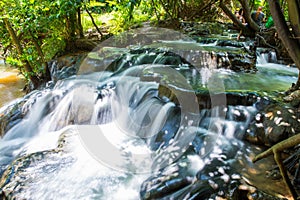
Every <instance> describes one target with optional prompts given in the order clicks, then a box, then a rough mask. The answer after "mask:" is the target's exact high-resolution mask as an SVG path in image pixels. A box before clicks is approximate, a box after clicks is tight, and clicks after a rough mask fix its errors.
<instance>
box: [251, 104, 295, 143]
mask: <svg viewBox="0 0 300 200" xmlns="http://www.w3.org/2000/svg"><path fill="white" fill-rule="evenodd" d="M299 123H300V113H299V112H298V111H297V110H296V109H294V108H292V107H287V106H281V105H277V104H273V105H270V106H267V107H266V108H265V109H263V111H261V112H259V113H257V115H256V116H255V121H254V122H253V123H252V124H251V126H250V128H249V130H247V133H248V136H247V139H248V140H249V141H251V142H253V143H258V144H263V145H266V146H272V145H274V144H276V143H278V142H280V141H282V140H284V139H287V138H289V137H291V136H293V135H295V134H297V133H299V132H300V127H299Z"/></svg>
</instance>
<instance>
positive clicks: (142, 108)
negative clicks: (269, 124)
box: [0, 32, 297, 199]
mask: <svg viewBox="0 0 300 200" xmlns="http://www.w3.org/2000/svg"><path fill="white" fill-rule="evenodd" d="M148 34H151V32H148ZM169 35H170V34H168V36H169ZM176 39H178V38H176ZM151 41H152V42H153V40H151ZM158 41H159V40H158ZM174 43H175V44H176V45H180V43H183V46H186V45H187V44H188V43H189V45H191V46H189V45H187V46H186V47H188V48H190V47H192V49H195V46H198V47H199V48H200V50H197V51H198V52H199V51H203V47H202V46H201V45H198V44H196V43H193V42H190V41H188V42H184V41H183V40H176V41H173V42H170V41H167V42H166V41H163V42H162V41H159V42H158V44H156V45H158V46H160V45H162V46H164V48H166V45H167V44H169V45H171V46H173V44H174ZM206 46H208V45H206ZM116 51H121V52H122V54H123V53H125V54H124V55H123V56H121V57H118V59H117V60H116V61H115V62H107V63H109V64H105V63H106V61H105V60H104V61H103V60H100V59H99V60H100V61H101V63H102V64H103V63H104V64H103V65H105V66H100V67H102V68H103V67H104V68H107V69H108V70H107V71H100V70H97V67H99V66H98V64H99V63H98V62H94V63H93V60H91V59H90V60H89V59H87V60H86V61H85V62H83V65H84V66H83V67H82V68H81V69H80V70H81V71H80V70H79V71H80V72H81V75H77V76H73V77H69V78H66V79H62V80H59V81H58V82H56V84H55V86H54V87H53V88H46V89H44V90H41V91H38V92H36V93H33V94H32V96H31V97H29V98H28V100H27V101H26V103H25V104H24V105H23V112H24V113H26V115H25V117H24V118H23V119H22V120H20V122H18V123H16V125H14V126H13V127H12V128H10V129H9V130H8V131H7V132H6V134H5V135H4V137H3V138H2V139H1V140H0V161H1V162H0V163H1V174H2V173H3V172H4V174H3V175H2V179H1V182H0V187H2V188H1V192H2V193H3V194H2V195H4V196H6V197H9V198H10V197H11V198H16V199H24V198H25V199H44V198H47V199H61V198H63V199H140V198H143V199H153V198H167V199H172V198H173V199H174V198H175V199H182V198H186V199H192V198H193V197H195V198H196V196H197V197H198V198H201V199H205V198H216V197H217V196H221V197H228V196H230V194H231V195H234V194H235V195H237V194H236V191H250V193H251V192H252V193H255V192H253V191H252V190H253V188H252V186H250V185H254V186H256V187H257V188H259V189H262V190H264V191H267V192H268V193H271V194H275V193H276V194H278V193H281V194H285V192H286V191H285V188H284V187H282V182H280V181H277V182H274V181H273V180H271V181H270V180H269V182H270V183H272V184H269V185H268V184H266V183H265V180H264V179H263V178H264V173H265V171H266V170H267V169H268V168H269V167H270V165H271V164H270V160H267V161H266V162H265V163H262V164H259V165H254V164H252V162H251V158H252V157H253V156H254V154H255V153H257V152H259V148H257V147H256V146H253V145H250V144H249V143H247V142H245V140H247V138H248V137H253V135H252V134H253V129H252V128H251V127H252V126H253V125H256V124H258V122H257V123H256V120H257V118H258V113H259V112H260V111H261V110H263V108H265V107H266V106H267V105H268V104H269V103H270V100H268V99H267V98H263V97H260V96H259V95H257V94H256V93H247V92H248V91H250V90H254V91H258V90H262V91H267V92H268V91H272V90H271V88H270V87H269V86H264V84H265V82H269V81H270V80H272V79H271V78H272V76H273V75H275V74H276V80H277V84H279V85H280V84H282V85H284V86H287V85H288V84H291V82H292V81H293V80H294V79H295V78H296V76H297V73H296V71H294V70H290V69H286V68H282V66H280V67H278V66H275V67H269V68H266V66H262V67H259V72H258V74H255V75H254V74H244V73H237V72H233V71H231V70H228V69H227V70H224V69H216V68H217V67H216V66H215V65H216V64H217V63H216V62H214V61H215V60H214V59H215V57H210V58H209V57H206V58H205V59H206V60H208V61H209V62H207V63H206V65H207V66H206V67H207V68H201V69H200V68H195V67H193V66H192V65H190V62H188V61H190V60H189V59H184V58H182V57H180V56H178V55H177V54H174V53H171V52H168V51H165V50H153V49H150V48H149V46H148V48H146V49H138V50H128V49H125V50H124V49H121V50H120V49H116ZM197 51H195V52H196V53H195V52H191V51H190V53H191V54H193V53H194V54H195V55H196V54H197ZM234 51H236V49H235V50H234ZM186 52H187V51H186ZM186 52H182V54H180V55H185V54H186ZM202 55H205V56H210V55H212V54H209V53H207V52H206V53H203V54H202ZM112 57H114V58H115V57H116V56H115V55H111V54H110V55H109V56H108V58H109V59H112ZM185 58H186V57H185ZM190 58H191V60H192V61H191V63H196V61H195V60H193V58H194V56H193V55H192V56H191V57H190ZM112 60H113V59H112ZM91 66H92V67H91ZM83 68H84V70H83ZM97 71H98V72H97ZM99 71H100V72H99ZM84 72H90V73H86V74H85V73H84ZM279 72H280V73H279ZM270 74H271V75H270ZM257 77H258V78H257ZM253 79H254V81H253V84H250V85H249V84H248V83H249V80H253ZM266 79H267V80H266ZM220 80H221V81H220ZM220 82H221V84H220ZM284 86H282V88H283V87H284ZM272 89H274V86H273V85H272ZM280 89H281V86H280V87H279V90H280ZM225 90H228V91H233V90H240V91H245V92H246V93H247V94H246V97H245V98H244V97H243V95H241V94H240V93H226V92H225ZM195 91H197V92H199V91H200V93H199V94H198V93H197V92H195ZM202 92H203V94H202ZM230 95H231V96H230ZM28 110H29V111H28ZM254 134H255V133H254ZM242 186H244V188H242ZM241 188H242V189H241ZM255 194H256V193H255ZM238 198H239V197H238Z"/></svg>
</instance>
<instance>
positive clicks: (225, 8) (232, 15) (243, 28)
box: [220, 0, 255, 36]
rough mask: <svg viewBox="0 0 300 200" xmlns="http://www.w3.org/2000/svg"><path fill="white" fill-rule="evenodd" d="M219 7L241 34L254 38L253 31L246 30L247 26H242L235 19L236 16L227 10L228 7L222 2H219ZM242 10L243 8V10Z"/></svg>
mask: <svg viewBox="0 0 300 200" xmlns="http://www.w3.org/2000/svg"><path fill="white" fill-rule="evenodd" d="M220 7H221V9H222V10H223V12H224V13H225V14H226V15H227V16H228V17H229V18H230V19H231V21H232V22H233V23H234V24H236V25H237V26H238V28H239V29H241V30H242V32H243V34H244V35H246V36H254V35H255V31H253V30H252V29H250V28H248V27H247V26H245V25H243V24H242V22H241V21H240V20H238V19H237V18H236V16H235V15H234V14H233V13H232V12H231V10H229V9H228V7H227V6H226V5H225V4H224V3H223V1H222V0H221V1H220ZM243 10H244V8H243Z"/></svg>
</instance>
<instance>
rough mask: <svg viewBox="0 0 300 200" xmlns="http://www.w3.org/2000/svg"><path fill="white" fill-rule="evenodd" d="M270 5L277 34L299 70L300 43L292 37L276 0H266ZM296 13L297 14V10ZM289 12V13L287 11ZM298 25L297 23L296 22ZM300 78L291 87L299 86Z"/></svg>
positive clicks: (296, 87)
mask: <svg viewBox="0 0 300 200" xmlns="http://www.w3.org/2000/svg"><path fill="white" fill-rule="evenodd" d="M268 2H269V5H270V11H271V14H272V17H273V20H274V24H275V26H276V29H277V32H278V36H279V38H280V39H281V41H282V43H283V45H284V46H285V48H286V49H287V51H288V53H289V55H290V57H291V58H292V59H293V61H294V62H295V64H296V66H297V68H298V69H299V70H300V43H299V41H298V40H297V39H295V38H293V35H292V34H291V33H290V31H289V27H288V26H287V24H286V22H285V19H284V16H283V14H282V12H281V8H280V3H279V1H278V0H268ZM290 2H291V3H293V0H290V1H289V2H288V3H290ZM298 11H299V10H298ZM298 11H297V13H298V14H299V12H298ZM289 14H291V13H289ZM298 26H299V24H298ZM299 80H300V79H298V81H297V84H296V85H295V87H294V88H293V89H298V88H299V86H300V82H299Z"/></svg>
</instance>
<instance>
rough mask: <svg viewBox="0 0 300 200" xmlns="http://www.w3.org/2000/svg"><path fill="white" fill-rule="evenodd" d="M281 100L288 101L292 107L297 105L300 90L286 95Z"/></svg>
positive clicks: (298, 103) (299, 100)
mask: <svg viewBox="0 0 300 200" xmlns="http://www.w3.org/2000/svg"><path fill="white" fill-rule="evenodd" d="M283 100H284V101H286V102H289V103H290V104H291V105H292V106H294V107H298V106H299V105H300V90H296V91H294V92H292V93H291V94H289V95H288V96H286V97H283Z"/></svg>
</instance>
